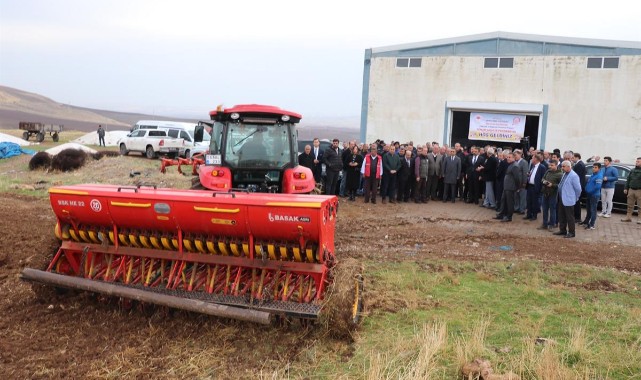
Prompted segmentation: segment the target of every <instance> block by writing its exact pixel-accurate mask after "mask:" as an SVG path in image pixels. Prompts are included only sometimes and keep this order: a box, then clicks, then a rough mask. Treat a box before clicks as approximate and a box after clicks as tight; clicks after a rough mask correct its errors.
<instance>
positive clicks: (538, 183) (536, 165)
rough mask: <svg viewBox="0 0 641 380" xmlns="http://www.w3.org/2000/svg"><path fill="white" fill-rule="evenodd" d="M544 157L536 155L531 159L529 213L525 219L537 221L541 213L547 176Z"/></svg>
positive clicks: (528, 197) (528, 195)
mask: <svg viewBox="0 0 641 380" xmlns="http://www.w3.org/2000/svg"><path fill="white" fill-rule="evenodd" d="M542 161H543V157H542V156H541V155H540V154H535V155H533V156H532V158H531V159H530V172H529V173H528V180H527V186H526V189H527V213H526V215H525V217H523V219H525V220H536V216H537V215H538V214H539V211H541V202H540V200H541V189H542V186H543V182H542V181H543V176H544V175H545V171H546V169H545V166H543V164H542V163H541V162H542Z"/></svg>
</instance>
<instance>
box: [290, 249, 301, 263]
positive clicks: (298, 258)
mask: <svg viewBox="0 0 641 380" xmlns="http://www.w3.org/2000/svg"><path fill="white" fill-rule="evenodd" d="M292 251H293V252H294V260H296V261H298V262H301V261H303V257H302V256H301V255H300V248H298V247H292Z"/></svg>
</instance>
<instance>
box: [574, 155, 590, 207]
mask: <svg viewBox="0 0 641 380" xmlns="http://www.w3.org/2000/svg"><path fill="white" fill-rule="evenodd" d="M572 162H573V163H574V165H572V170H574V172H575V173H576V174H577V175H578V176H579V183H580V184H581V194H585V184H586V179H585V176H586V175H587V170H586V169H585V164H584V163H583V161H581V154H580V153H574V155H573V156H572ZM574 220H581V202H577V203H576V204H575V205H574Z"/></svg>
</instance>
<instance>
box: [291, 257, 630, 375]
mask: <svg viewBox="0 0 641 380" xmlns="http://www.w3.org/2000/svg"><path fill="white" fill-rule="evenodd" d="M366 273H367V276H368V277H367V278H368V281H367V286H368V288H367V295H366V296H367V297H368V299H367V300H368V304H369V305H370V308H369V310H368V313H369V315H368V316H367V318H366V319H365V321H364V324H363V326H362V328H361V330H360V331H359V333H358V338H357V340H356V343H355V344H354V352H353V356H352V357H351V358H350V359H349V360H347V361H345V360H338V358H335V359H336V360H338V361H335V360H332V359H330V360H328V361H327V362H326V364H325V365H322V364H321V365H319V366H316V367H314V371H313V373H312V372H307V370H305V369H304V368H297V372H298V371H300V375H301V376H302V377H307V376H320V377H327V378H334V377H340V376H342V377H348V378H394V379H397V378H408V379H409V378H413V377H416V376H422V375H421V374H426V373H427V374H429V378H437V379H453V378H456V376H457V375H458V374H459V373H460V370H461V367H462V366H463V364H464V363H466V362H470V361H472V360H474V359H475V358H484V359H487V360H489V361H490V362H491V363H492V367H493V369H494V372H495V373H507V372H512V373H514V374H516V375H519V376H520V377H521V378H523V379H541V378H563V379H583V378H590V379H592V378H604V379H605V378H608V379H631V378H641V350H640V345H641V292H640V291H639V289H641V277H640V276H638V275H631V274H626V273H621V272H618V271H615V270H610V269H599V268H591V267H587V266H579V265H572V266H565V265H547V264H541V263H537V262H517V263H515V264H512V265H506V264H505V263H474V264H471V263H459V262H448V261H443V262H439V263H436V265H435V263H434V262H431V263H430V265H429V266H427V265H421V263H418V264H417V263H411V262H405V263H383V264H382V263H371V264H370V265H367V271H366ZM443 330H445V331H446V333H445V335H444V341H442V342H440V343H439V344H436V343H435V342H436V341H438V339H437V338H436V337H437V336H438V335H439V334H438V332H441V333H442V332H443ZM426 331H428V332H429V333H426ZM430 350H431V351H430ZM426 351H427V352H428V354H429V355H428V354H426ZM426 358H429V360H427V359H426Z"/></svg>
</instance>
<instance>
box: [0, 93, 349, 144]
mask: <svg viewBox="0 0 641 380" xmlns="http://www.w3.org/2000/svg"><path fill="white" fill-rule="evenodd" d="M207 113H208V110H206V111H204V112H203V119H206V118H207V117H208V114H207ZM143 119H151V120H176V121H196V120H195V119H185V118H180V117H175V116H157V115H156V116H153V115H145V114H140V113H128V112H118V111H110V110H98V109H91V108H83V107H76V106H72V105H68V104H63V103H58V102H56V101H55V100H52V99H50V98H47V97H45V96H42V95H38V94H34V93H31V92H26V91H22V90H18V89H15V88H11V87H6V86H0V129H17V128H18V123H19V122H20V121H31V122H40V123H45V124H62V125H64V126H65V129H67V130H70V129H73V130H79V131H94V130H95V129H96V127H97V125H98V124H102V125H103V126H106V128H107V130H128V129H129V128H130V127H131V125H133V124H134V123H136V122H137V121H138V120H143ZM301 127H302V128H300V131H299V135H300V138H302V139H311V138H313V137H320V138H327V139H331V138H338V139H340V140H341V141H345V140H350V139H357V138H358V134H359V131H358V118H356V117H353V118H314V119H313V120H306V119H303V122H302V123H301Z"/></svg>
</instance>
